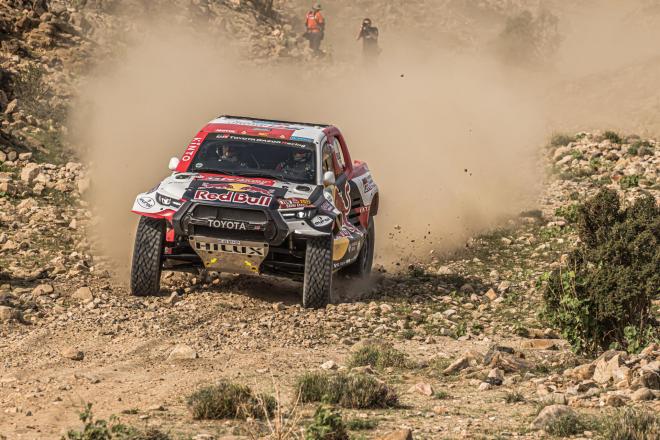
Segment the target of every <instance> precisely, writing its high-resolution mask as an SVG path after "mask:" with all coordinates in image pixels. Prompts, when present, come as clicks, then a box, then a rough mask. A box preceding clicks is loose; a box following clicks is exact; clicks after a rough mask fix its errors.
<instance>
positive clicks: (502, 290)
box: [497, 281, 511, 293]
mask: <svg viewBox="0 0 660 440" xmlns="http://www.w3.org/2000/svg"><path fill="white" fill-rule="evenodd" d="M509 288H511V282H510V281H502V282H501V283H500V284H499V286H497V291H498V292H500V293H505V292H506V291H507V290H509Z"/></svg>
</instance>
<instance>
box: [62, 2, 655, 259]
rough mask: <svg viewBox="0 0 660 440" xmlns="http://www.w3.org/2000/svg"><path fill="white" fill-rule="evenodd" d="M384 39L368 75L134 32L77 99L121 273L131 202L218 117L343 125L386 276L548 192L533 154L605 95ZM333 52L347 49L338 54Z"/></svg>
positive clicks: (558, 77)
mask: <svg viewBox="0 0 660 440" xmlns="http://www.w3.org/2000/svg"><path fill="white" fill-rule="evenodd" d="M575 16H576V17H578V15H575ZM562 18H563V19H565V18H566V17H565V16H562ZM599 19H600V18H599ZM601 21H602V22H603V23H609V22H608V21H607V20H601ZM572 23H574V22H572ZM593 26H595V29H601V28H600V27H599V26H600V25H599V24H598V22H594V23H593ZM580 29H582V28H580ZM565 32H567V35H566V36H564V37H565V38H564V42H566V41H569V42H570V44H572V46H571V47H563V49H562V51H561V52H560V57H559V59H560V60H561V59H562V57H563V59H564V60H572V61H571V63H572V64H575V63H576V61H575V59H576V58H575V54H576V53H579V52H580V50H579V44H580V41H579V39H578V38H577V37H576V35H578V34H577V33H570V32H569V30H566V31H565ZM592 32H595V31H594V30H592ZM404 37H406V38H404ZM390 39H391V41H392V45H391V46H392V50H390V51H389V52H388V53H387V54H384V55H383V56H381V59H380V60H379V65H378V66H377V68H374V67H372V68H366V67H365V66H362V65H361V64H360V63H355V62H345V61H344V60H342V57H341V56H333V57H328V58H325V59H320V60H314V61H310V62H307V63H305V62H301V61H297V62H295V63H293V62H292V63H290V64H286V63H284V64H283V63H278V65H273V66H263V65H262V66H259V67H255V66H252V65H251V64H249V63H245V62H244V60H243V57H242V56H241V54H240V53H237V52H234V51H233V50H232V49H231V44H228V41H218V40H210V39H208V38H205V36H204V35H203V34H198V33H195V32H194V31H191V30H190V29H187V28H181V29H177V28H176V26H170V27H168V28H167V29H163V28H162V27H158V26H154V27H153V28H152V29H147V30H145V29H144V28H142V29H141V36H140V38H136V39H135V40H136V43H135V44H133V45H132V46H130V47H129V48H128V49H127V50H126V53H125V55H124V56H123V57H122V58H121V59H120V60H119V62H115V63H112V64H108V65H104V64H102V65H101V67H100V68H99V70H98V71H99V72H100V73H99V74H96V75H93V76H92V77H91V78H90V81H89V82H88V83H87V85H85V86H84V87H82V89H81V92H80V102H79V104H78V105H77V106H76V109H77V112H76V115H75V118H74V120H76V121H77V126H76V127H75V128H74V130H75V132H76V133H77V134H78V135H79V144H80V146H81V148H82V149H83V150H84V152H85V154H86V155H87V158H88V160H89V161H90V163H91V164H92V166H93V171H92V176H93V195H92V197H91V202H92V205H93V207H94V208H95V210H96V212H97V214H98V215H99V224H98V226H99V228H98V232H100V235H101V236H103V237H106V239H105V240H103V243H104V247H105V250H106V252H107V253H108V254H109V255H110V256H112V257H114V258H115V259H116V261H117V262H118V263H119V265H120V266H121V267H123V268H127V267H128V265H129V261H130V253H131V249H132V235H133V231H134V228H135V225H136V223H137V218H136V216H135V215H133V214H131V213H130V208H131V205H132V203H133V200H134V197H135V195H136V194H137V193H139V192H142V191H145V190H148V189H149V188H151V187H153V186H154V184H156V183H157V182H158V181H159V180H160V179H162V178H163V177H164V176H165V175H167V173H168V170H167V168H166V166H167V161H168V159H169V158H170V157H171V156H173V155H179V154H180V153H181V151H182V150H183V148H184V147H185V145H186V144H187V142H188V141H189V140H190V138H192V136H193V135H194V134H195V133H196V130H198V129H199V128H200V127H202V126H203V125H204V124H205V123H206V122H207V121H208V120H210V119H212V118H214V117H216V116H218V115H219V114H236V115H246V116H253V117H257V118H269V119H284V120H298V121H314V122H327V123H332V124H335V125H337V126H339V127H340V129H341V130H342V131H343V133H344V135H345V137H346V139H347V141H348V143H349V146H350V151H351V153H352V156H353V159H360V160H364V161H366V162H367V163H368V164H369V165H370V168H371V170H372V172H373V174H374V177H375V179H376V182H377V183H378V185H379V187H380V192H381V203H380V206H381V211H380V213H379V216H378V218H377V231H378V243H379V244H378V248H379V249H378V259H377V262H381V263H388V262H392V261H394V260H399V259H401V258H402V257H405V256H409V257H414V258H419V257H422V256H424V255H427V254H428V251H429V250H430V249H435V250H436V251H437V250H439V251H444V250H451V249H453V248H455V247H456V246H458V245H460V244H462V243H463V242H464V240H465V239H466V238H467V237H469V236H470V235H471V234H474V233H475V232H477V231H480V230H483V229H485V228H489V227H492V226H493V225H496V224H498V223H499V222H500V221H502V220H503V219H505V218H507V217H508V216H511V215H515V214H516V213H517V212H518V211H519V210H521V209H523V208H525V207H528V206H530V204H532V203H533V200H534V197H535V195H536V194H537V191H538V189H539V188H540V186H541V184H542V182H541V181H542V170H541V168H540V165H539V160H538V158H539V157H538V156H539V155H538V151H539V146H541V145H542V144H543V142H544V140H545V139H546V138H547V136H548V134H549V133H550V132H552V131H553V130H554V129H555V128H556V127H564V126H569V125H571V123H573V122H575V121H570V122H567V119H566V118H564V117H563V116H562V114H563V113H564V112H565V110H566V109H565V106H566V105H567V103H569V102H570V103H571V104H572V105H573V106H574V107H572V108H571V112H570V113H571V114H575V115H585V114H589V115H591V112H590V110H593V109H594V108H597V103H598V97H597V96H598V93H600V89H597V88H596V89H595V90H596V91H594V98H593V99H592V102H590V103H589V105H590V106H589V107H587V106H583V107H580V105H578V104H576V101H575V98H574V94H575V92H574V90H573V89H572V88H571V86H570V85H567V84H568V81H569V80H570V81H577V79H576V78H578V77H579V76H580V74H583V73H584V72H588V73H589V75H592V76H593V75H595V74H597V73H598V72H602V71H603V69H602V68H601V67H600V66H597V65H595V64H592V65H588V64H585V65H583V66H572V67H574V68H575V69H567V68H562V65H560V64H557V65H555V66H554V67H553V69H552V71H551V72H550V73H547V72H546V73H540V72H538V71H531V72H530V71H526V70H524V69H521V68H520V67H519V66H511V65H507V63H505V62H502V60H499V59H497V57H496V56H495V55H494V54H491V53H489V52H488V51H486V50H484V51H470V52H466V53H462V52H457V51H455V50H443V49H439V48H438V49H434V50H429V49H428V48H422V46H419V47H418V46H414V45H413V46H408V45H407V44H408V42H409V41H410V38H409V36H405V35H404V36H402V38H400V39H396V38H392V37H390ZM395 41H398V43H395ZM631 41H635V40H631ZM225 43H227V44H225ZM585 47H586V46H585ZM622 49H623V48H622ZM342 50H346V51H347V52H348V51H350V50H353V51H355V48H354V47H353V48H350V49H349V48H348V47H343V44H340V45H337V46H335V47H334V52H335V53H338V52H339V53H341V51H342ZM639 54H640V57H643V55H648V54H645V53H639ZM636 59H637V58H636ZM558 62H561V61H558ZM589 66H591V67H593V68H591V69H589V68H588V67H589ZM578 67H579V69H578ZM562 81H563V82H562ZM556 84H559V85H560V86H558V87H557V89H558V93H557V94H554V95H553V94H552V93H549V90H550V89H551V88H553V87H554V86H555V85H556ZM591 86H592V87H594V85H593V84H591ZM656 94H657V92H656ZM578 107H579V108H580V111H579V112H578V111H577V108H578ZM591 116H593V115H591ZM587 119H588V121H587V122H585V124H588V123H590V122H592V121H593V120H595V118H593V117H590V118H587ZM549 121H551V123H552V124H553V125H552V126H550V125H549V124H550V122H549ZM598 122H603V121H598ZM578 125H579V122H578ZM605 128H608V127H605Z"/></svg>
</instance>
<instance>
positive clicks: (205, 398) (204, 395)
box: [188, 381, 277, 420]
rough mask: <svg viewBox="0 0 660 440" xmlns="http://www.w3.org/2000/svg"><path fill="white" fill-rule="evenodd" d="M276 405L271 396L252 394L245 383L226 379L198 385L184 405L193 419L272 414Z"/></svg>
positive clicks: (259, 416)
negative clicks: (202, 386) (209, 384)
mask: <svg viewBox="0 0 660 440" xmlns="http://www.w3.org/2000/svg"><path fill="white" fill-rule="evenodd" d="M276 406H277V402H276V401H275V398H274V397H272V396H270V395H267V394H260V395H255V394H253V393H252V390H251V389H250V388H249V387H247V386H243V385H238V384H234V383H232V382H229V381H221V382H220V383H218V384H217V385H212V386H207V387H204V388H201V389H200V390H198V391H196V392H195V393H193V394H192V395H191V396H190V397H189V398H188V407H189V408H190V410H191V411H192V416H193V418H194V419H196V420H200V419H211V420H218V419H228V418H238V419H245V418H247V417H254V418H255V419H264V418H267V417H272V415H273V412H274V411H275V407H276Z"/></svg>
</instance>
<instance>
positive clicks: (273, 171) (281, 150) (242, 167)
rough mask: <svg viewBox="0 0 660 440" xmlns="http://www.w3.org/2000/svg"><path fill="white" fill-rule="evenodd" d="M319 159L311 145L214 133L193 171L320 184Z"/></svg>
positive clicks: (196, 161)
mask: <svg viewBox="0 0 660 440" xmlns="http://www.w3.org/2000/svg"><path fill="white" fill-rule="evenodd" d="M315 156H316V155H315V149H314V144H311V143H305V142H297V141H289V140H284V139H270V138H257V137H250V136H238V135H229V134H224V133H213V134H210V135H208V136H207V138H206V140H205V141H204V142H203V143H202V145H201V146H200V147H199V150H198V151H197V153H196V154H195V156H194V157H193V159H192V163H191V166H190V169H189V171H191V172H198V173H202V172H204V173H220V174H233V175H239V176H250V177H266V178H274V179H282V180H290V181H293V182H301V183H316V158H315Z"/></svg>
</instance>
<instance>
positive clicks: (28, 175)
mask: <svg viewBox="0 0 660 440" xmlns="http://www.w3.org/2000/svg"><path fill="white" fill-rule="evenodd" d="M40 172H41V167H40V166H39V165H38V164H36V163H29V164H27V165H25V166H24V167H23V169H22V170H21V181H23V182H25V183H28V184H30V183H32V181H33V180H34V179H35V178H36V177H37V176H38V175H39V173H40Z"/></svg>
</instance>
